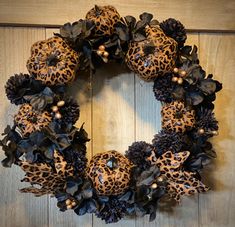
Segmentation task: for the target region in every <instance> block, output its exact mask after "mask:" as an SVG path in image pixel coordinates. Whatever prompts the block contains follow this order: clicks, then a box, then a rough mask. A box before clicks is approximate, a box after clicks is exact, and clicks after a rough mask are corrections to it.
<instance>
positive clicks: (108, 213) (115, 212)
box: [96, 197, 127, 224]
mask: <svg viewBox="0 0 235 227" xmlns="http://www.w3.org/2000/svg"><path fill="white" fill-rule="evenodd" d="M126 207H127V204H126V202H125V201H120V200H118V199H117V198H116V197H113V198H112V197H111V198H110V199H109V200H108V202H106V203H104V204H103V206H102V207H101V209H99V211H97V212H96V216H97V217H98V218H101V219H102V220H105V222H106V224H108V223H114V222H118V221H119V220H120V219H122V218H123V217H124V216H125V214H126Z"/></svg>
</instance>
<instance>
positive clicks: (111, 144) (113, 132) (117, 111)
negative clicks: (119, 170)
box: [92, 64, 135, 227]
mask: <svg viewBox="0 0 235 227" xmlns="http://www.w3.org/2000/svg"><path fill="white" fill-rule="evenodd" d="M92 103H93V107H92V122H93V124H92V132H93V133H92V145H93V155H94V154H96V153H99V152H104V151H108V150H117V151H119V152H121V153H124V152H125V150H127V148H128V146H129V145H130V144H131V143H132V142H133V141H134V115H135V113H134V74H133V73H127V69H125V68H122V67H120V65H116V64H113V65H110V64H109V65H105V67H103V68H101V69H99V70H98V71H97V73H96V74H95V75H94V77H93V101H92ZM93 226H94V227H101V226H105V224H104V222H103V221H101V220H100V219H97V218H96V217H94V224H93ZM112 226H116V227H124V226H129V227H134V226H135V220H131V219H129V220H122V221H120V222H118V223H117V224H112Z"/></svg>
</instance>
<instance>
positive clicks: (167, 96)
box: [153, 73, 175, 103]
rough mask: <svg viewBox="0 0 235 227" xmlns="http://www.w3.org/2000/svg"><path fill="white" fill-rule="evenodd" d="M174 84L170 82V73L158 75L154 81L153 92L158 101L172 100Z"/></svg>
mask: <svg viewBox="0 0 235 227" xmlns="http://www.w3.org/2000/svg"><path fill="white" fill-rule="evenodd" d="M174 87H175V85H174V84H173V83H172V74H170V73H167V74H165V75H164V76H162V77H158V78H156V79H155V81H154V85H153V92H154V95H155V97H156V99H157V100H158V101H161V102H167V103H169V102H172V101H173V97H172V93H173V90H174Z"/></svg>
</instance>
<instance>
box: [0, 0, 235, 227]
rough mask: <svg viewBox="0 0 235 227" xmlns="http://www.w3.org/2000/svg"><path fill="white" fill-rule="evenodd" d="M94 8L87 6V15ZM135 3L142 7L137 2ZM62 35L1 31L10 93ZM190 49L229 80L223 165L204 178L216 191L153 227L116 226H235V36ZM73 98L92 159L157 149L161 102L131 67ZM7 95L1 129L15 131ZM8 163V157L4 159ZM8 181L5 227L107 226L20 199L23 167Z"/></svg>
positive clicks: (0, 208) (78, 86) (106, 74)
mask: <svg viewBox="0 0 235 227" xmlns="http://www.w3.org/2000/svg"><path fill="white" fill-rule="evenodd" d="M39 2H41V4H47V3H46V2H43V1H39ZM58 2H59V1H58ZM91 2H92V1H91ZM145 2H146V1H145ZM11 4H12V3H11ZM89 4H90V3H89ZM89 4H88V3H87V5H86V7H87V8H88V6H89ZM122 4H123V3H122V2H120V3H119V5H122ZM128 4H130V5H131V4H134V3H133V2H132V1H130V2H129V3H128ZM190 4H191V3H190ZM215 4H216V1H215ZM142 5H143V3H142ZM140 6H141V5H140V4H139V5H138V6H136V8H137V9H138V8H139V9H140ZM84 7H85V3H84ZM135 12H137V10H136V11H135ZM140 12H141V10H140ZM55 31H57V30H54V29H44V28H41V29H36V28H7V27H6V28H0V76H1V77H0V78H1V83H2V86H3V85H4V84H5V82H6V80H7V79H8V78H9V76H10V75H13V74H14V73H18V72H26V67H25V62H26V59H27V58H28V56H29V48H30V46H31V44H32V43H33V42H35V41H38V40H42V39H44V38H45V37H50V36H51V35H52V34H53V32H55ZM188 44H198V46H199V54H200V59H201V64H202V65H203V67H204V68H205V69H206V71H207V72H208V73H213V74H214V75H215V78H216V79H218V80H220V81H222V82H223V86H224V89H223V91H222V92H221V93H219V95H218V99H217V101H216V109H215V112H216V116H217V118H218V120H219V121H220V135H219V136H218V137H216V138H215V139H213V144H214V145H215V149H216V150H217V153H218V158H217V160H215V162H214V163H213V165H212V166H211V167H210V168H207V169H205V172H204V175H205V176H206V177H205V179H204V181H205V182H206V183H207V184H208V185H209V186H211V187H212V188H213V190H212V191H211V192H209V193H207V194H200V196H199V199H198V197H197V196H194V197H189V198H185V199H184V200H183V202H182V204H181V205H179V206H177V207H174V208H173V210H172V211H170V212H166V210H164V209H163V210H162V208H161V209H160V212H159V213H158V215H157V219H156V221H154V222H151V223H149V222H148V217H144V218H137V219H136V220H133V219H127V220H122V221H121V222H119V223H117V224H112V226H116V227H124V226H127V225H128V226H129V227H134V226H135V227H144V226H149V227H155V226H162V227H172V226H173V227H174V226H177V227H188V226H190V227H191V226H192V227H199V226H200V227H221V226H226V227H227V226H228V227H232V226H234V223H235V216H234V211H235V175H234V174H235V167H234V160H235V154H234V149H233V148H234V146H235V138H234V135H235V131H234V130H235V125H234V117H235V99H234V97H233V94H234V92H235V81H234V80H233V74H234V70H233V67H234V66H235V54H234V53H235V48H234V44H235V36H234V34H213V33H212V34H208V33H199V34H198V33H193V34H190V35H189V36H188ZM70 93H71V95H73V96H74V97H75V98H76V99H77V100H78V102H79V103H80V107H81V117H80V120H79V121H78V122H77V126H80V125H81V124H82V123H83V122H85V125H84V127H85V129H86V130H87V131H88V134H89V136H90V138H91V139H92V140H91V142H90V143H89V144H88V157H89V159H90V158H91V157H92V155H94V154H96V153H98V152H104V151H107V150H111V149H116V150H118V151H120V152H121V153H124V152H125V150H127V148H128V146H129V145H131V143H132V142H133V141H135V140H138V141H139V140H146V141H147V142H151V140H152V138H153V135H154V134H155V133H157V132H158V131H159V130H160V127H161V126H160V103H159V102H157V101H156V100H155V98H154V95H153V92H152V84H151V83H144V82H143V81H140V80H139V78H138V77H137V76H135V75H134V74H133V73H130V72H128V70H127V69H126V68H125V67H124V66H121V67H120V65H115V64H111V65H110V64H108V65H104V67H101V68H100V69H98V70H97V73H96V74H95V75H94V76H93V78H92V79H90V77H89V75H88V74H85V73H84V74H78V76H77V80H76V82H75V83H74V84H73V85H72V86H71V87H70ZM0 94H1V97H2V99H1V100H0V104H1V108H0V119H1V120H0V128H1V129H4V128H5V126H6V125H7V124H11V123H12V119H13V115H14V113H15V112H16V111H17V108H16V107H15V106H13V105H10V103H9V102H8V100H7V99H6V97H5V92H4V89H3V88H2V89H0ZM3 157H4V156H3V154H2V153H1V155H0V158H1V159H2V158H3ZM0 176H1V178H0V191H1V195H2V196H1V197H0V226H4V227H5V226H6V227H21V226H24V227H32V226H33V227H34V226H35V227H44V226H49V227H54V226H56V227H65V226H66V227H67V226H69V227H74V226H84V227H91V226H92V227H93V226H94V227H98V226H99V227H103V226H106V225H105V224H104V222H103V221H101V220H100V219H97V218H96V217H92V216H91V215H86V216H83V217H79V216H77V215H76V214H75V213H73V212H65V213H61V212H59V211H58V209H57V207H56V200H55V199H51V198H50V199H49V202H48V200H47V199H48V198H47V197H42V198H34V197H33V196H32V195H28V194H21V193H19V192H18V191H17V189H18V188H21V187H23V184H22V183H21V182H20V179H21V178H22V176H23V173H22V172H21V171H19V169H17V168H15V167H14V168H13V169H11V170H10V169H4V168H2V167H0Z"/></svg>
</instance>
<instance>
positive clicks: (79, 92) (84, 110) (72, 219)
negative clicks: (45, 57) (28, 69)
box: [46, 29, 92, 227]
mask: <svg viewBox="0 0 235 227" xmlns="http://www.w3.org/2000/svg"><path fill="white" fill-rule="evenodd" d="M53 33H58V29H46V37H47V38H49V37H51V36H53ZM68 92H69V94H70V95H71V96H72V97H73V98H74V99H76V100H77V102H78V103H79V105H80V118H79V120H78V121H77V123H76V126H77V127H81V125H82V123H83V122H85V125H84V128H85V130H86V131H87V133H88V135H89V137H91V86H90V78H89V75H88V74H87V73H83V74H78V75H77V79H76V80H75V81H74V83H73V84H71V85H69V88H68ZM87 154H88V158H90V157H91V142H89V143H88V144H87ZM56 203H57V201H56V199H55V198H51V199H50V200H49V204H50V205H49V206H50V209H49V226H50V227H55V226H56V227H75V226H82V227H91V226H92V215H84V216H78V215H76V214H75V213H74V212H73V211H72V210H69V211H66V212H60V211H59V209H58V208H57V206H56Z"/></svg>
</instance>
